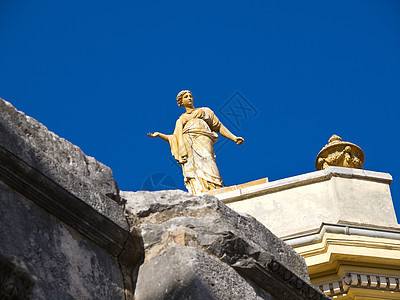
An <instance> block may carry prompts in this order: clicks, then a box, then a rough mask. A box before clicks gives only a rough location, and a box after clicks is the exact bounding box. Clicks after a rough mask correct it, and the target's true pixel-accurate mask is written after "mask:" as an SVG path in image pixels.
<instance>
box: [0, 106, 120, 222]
mask: <svg viewBox="0 0 400 300" xmlns="http://www.w3.org/2000/svg"><path fill="white" fill-rule="evenodd" d="M0 147H3V148H4V149H6V150H8V151H10V152H11V153H13V154H14V155H16V156H17V157H19V158H20V159H22V160H24V161H25V162H26V163H27V164H29V165H30V166H32V167H34V168H35V169H37V170H38V171H40V172H41V173H42V174H44V175H46V176H47V177H49V178H50V179H52V180H53V181H55V182H56V183H57V184H59V185H61V186H62V187H63V188H65V189H66V190H68V191H69V192H70V193H72V194H74V195H75V196H76V197H78V198H80V199H81V200H83V201H85V202H86V203H87V204H89V205H90V206H92V207H93V208H94V209H96V210H97V211H98V212H100V213H102V214H103V215H105V216H106V217H108V218H109V219H111V220H112V221H113V222H115V223H116V224H118V225H119V226H121V227H123V228H127V225H126V221H125V218H124V216H123V211H122V209H121V207H120V206H119V205H118V204H117V203H116V202H115V201H113V200H111V198H113V199H114V200H118V199H119V196H118V193H119V190H118V186H117V184H116V182H115V181H114V178H113V174H112V171H111V169H110V168H109V167H107V166H105V165H104V164H102V163H100V162H98V161H97V160H95V159H94V158H93V157H90V156H87V155H85V154H84V153H83V152H82V150H81V149H79V147H77V146H75V145H73V144H72V143H70V142H68V141H67V140H65V139H63V138H60V137H59V136H57V135H56V134H54V133H53V132H51V131H49V130H48V129H47V128H46V127H45V126H44V125H43V124H41V123H39V122H38V121H36V120H35V119H33V118H31V117H29V116H26V115H25V114H24V113H23V112H20V111H18V110H17V109H15V108H14V107H13V106H12V105H11V104H10V103H9V102H7V101H5V100H3V99H0ZM107 196H108V197H107Z"/></svg>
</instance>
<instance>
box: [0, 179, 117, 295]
mask: <svg viewBox="0 0 400 300" xmlns="http://www.w3.org/2000/svg"><path fill="white" fill-rule="evenodd" d="M0 195H1V208H0V240H1V243H0V253H1V256H2V257H3V261H4V260H7V261H10V262H11V263H12V265H13V266H14V268H18V267H19V268H22V269H23V270H25V271H24V272H21V274H26V275H27V276H29V278H31V281H32V282H33V283H34V284H33V289H32V288H29V287H28V288H27V291H24V294H23V295H29V294H30V293H31V294H32V298H33V299H93V296H94V295H96V297H97V299H123V297H124V283H123V280H122V275H121V272H120V268H119V264H118V261H117V258H116V257H113V256H112V255H111V254H109V253H107V252H106V251H104V249H102V248H101V247H99V246H98V245H96V244H95V243H93V242H92V241H91V240H89V239H87V238H85V237H84V236H82V235H81V234H80V233H78V232H77V231H76V230H75V229H73V228H72V227H70V226H67V225H66V224H64V223H63V222H60V221H59V220H58V219H57V218H55V217H53V216H51V215H49V214H48V213H46V212H45V211H44V210H42V209H41V208H39V207H38V206H37V205H36V204H35V203H34V202H32V201H31V200H29V199H27V198H26V197H24V196H22V195H21V194H19V193H17V192H15V191H14V190H13V189H11V188H10V187H9V186H7V185H5V184H3V183H2V182H0ZM3 270H4V269H3V268H2V270H1V271H0V273H2V272H3ZM1 277H2V278H4V277H6V278H8V280H10V277H11V276H10V275H9V274H1ZM17 278H21V275H19V276H17ZM13 280H14V281H15V280H16V279H13ZM0 298H1V299H3V298H2V297H0ZM6 299H7V298H6Z"/></svg>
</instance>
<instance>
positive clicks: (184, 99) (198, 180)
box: [147, 90, 244, 194]
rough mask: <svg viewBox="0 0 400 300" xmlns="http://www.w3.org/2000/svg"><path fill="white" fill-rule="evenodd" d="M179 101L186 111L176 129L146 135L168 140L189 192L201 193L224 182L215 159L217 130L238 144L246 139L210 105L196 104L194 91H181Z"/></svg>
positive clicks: (177, 98)
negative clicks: (197, 106)
mask: <svg viewBox="0 0 400 300" xmlns="http://www.w3.org/2000/svg"><path fill="white" fill-rule="evenodd" d="M176 101H177V103H178V105H179V106H183V107H184V108H185V109H186V112H185V113H183V114H182V115H181V116H180V117H179V119H178V120H177V121H176V125H175V130H174V133H173V134H171V135H167V134H163V133H160V132H154V133H151V132H150V133H148V134H147V135H148V136H149V137H151V138H155V137H159V138H161V139H162V140H164V141H166V142H168V143H169V145H170V147H171V153H172V155H173V156H174V157H175V159H176V161H177V162H178V164H180V165H181V167H182V171H183V176H184V180H185V186H186V188H187V189H188V191H189V192H190V193H192V194H199V193H203V192H206V191H209V190H213V189H218V188H221V187H223V186H225V185H224V182H223V181H222V178H221V175H220V174H219V171H218V168H217V165H216V163H215V153H214V144H215V142H216V141H217V138H218V135H217V132H218V133H220V134H221V135H222V136H224V137H226V138H227V139H230V140H232V141H234V142H235V143H236V144H238V145H241V144H243V142H244V139H243V138H242V137H237V136H235V135H233V134H232V133H231V132H230V131H229V130H228V129H227V128H226V127H225V126H224V125H223V124H222V123H221V122H220V121H219V120H218V118H217V117H216V116H215V114H214V112H213V111H212V110H211V109H209V108H208V107H201V108H195V107H194V106H193V95H192V92H190V91H188V90H183V91H181V92H179V94H178V96H177V97H176Z"/></svg>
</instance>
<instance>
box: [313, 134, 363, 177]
mask: <svg viewBox="0 0 400 300" xmlns="http://www.w3.org/2000/svg"><path fill="white" fill-rule="evenodd" d="M364 161H365V155H364V152H363V151H362V150H361V148H360V147H358V146H357V145H355V144H352V143H349V142H343V141H342V139H341V138H340V137H339V136H337V135H335V134H334V135H332V136H331V138H330V139H329V141H328V144H327V145H325V147H324V148H322V150H321V151H320V152H319V153H318V155H317V158H316V160H315V168H316V169H317V170H324V169H326V168H327V167H329V166H336V167H346V168H356V169H362V168H363V163H364Z"/></svg>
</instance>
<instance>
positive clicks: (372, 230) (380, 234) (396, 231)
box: [281, 222, 400, 247]
mask: <svg viewBox="0 0 400 300" xmlns="http://www.w3.org/2000/svg"><path fill="white" fill-rule="evenodd" d="M325 233H338V234H346V235H362V236H368V237H377V238H387V239H395V240H400V227H399V228H394V227H377V226H376V225H371V226H367V225H361V224H359V225H356V224H333V223H325V222H324V223H322V224H321V227H320V228H319V229H317V230H313V231H308V232H303V233H298V234H295V235H289V236H284V237H281V239H282V240H284V241H285V242H286V243H287V244H289V245H290V246H292V247H300V246H303V245H308V244H312V243H319V242H321V241H322V239H323V236H324V234H325Z"/></svg>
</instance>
